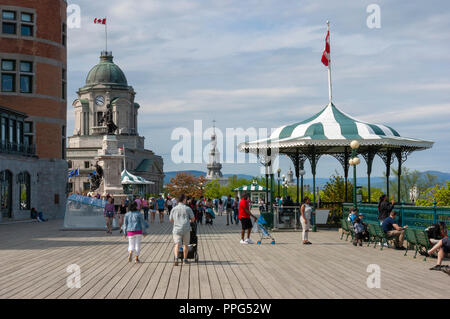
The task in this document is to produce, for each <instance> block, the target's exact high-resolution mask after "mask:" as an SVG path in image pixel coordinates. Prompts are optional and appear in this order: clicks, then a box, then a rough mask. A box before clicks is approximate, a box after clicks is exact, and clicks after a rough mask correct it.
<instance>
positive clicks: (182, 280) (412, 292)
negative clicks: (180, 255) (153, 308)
mask: <svg viewBox="0 0 450 319" xmlns="http://www.w3.org/2000/svg"><path fill="white" fill-rule="evenodd" d="M61 225H62V221H61V220H56V221H55V220H54V221H50V222H47V223H17V224H9V225H0V298H14V299H16V298H39V299H42V298H50V299H55V298H64V299H66V298H76V299H91V298H102V299H103V298H107V299H114V298H121V299H129V298H133V299H134V298H155V299H160V298H178V299H201V298H231V299H247V298H445V297H447V296H450V285H449V283H450V276H448V275H446V274H444V273H442V272H437V271H429V270H428V268H430V267H431V266H432V265H433V264H434V263H435V259H432V258H429V260H427V261H426V262H424V261H423V258H422V257H421V256H419V257H418V258H417V259H413V257H412V255H413V254H412V253H410V256H406V257H405V256H403V252H400V251H395V250H392V249H384V250H383V251H380V250H379V248H376V249H374V248H372V247H365V246H364V247H354V246H353V245H351V244H350V243H349V242H348V241H345V240H339V234H338V232H337V231H332V230H319V232H317V233H311V234H310V240H311V241H312V242H313V245H309V246H303V245H301V244H300V238H301V233H300V232H276V233H274V234H273V235H274V237H275V238H276V241H277V242H276V244H275V245H271V244H270V242H269V241H267V240H266V241H263V245H256V244H255V245H241V244H240V243H239V240H240V238H239V237H240V235H239V232H240V225H238V226H237V225H230V226H226V225H225V216H218V217H217V219H216V220H215V223H214V225H213V226H210V225H207V226H206V225H199V228H198V235H199V255H200V262H199V263H198V264H196V263H191V264H189V265H185V266H183V265H180V266H178V267H175V266H174V265H173V244H172V235H171V224H170V223H169V222H168V221H167V217H166V220H165V222H164V223H163V224H160V223H159V222H157V223H154V224H150V234H149V236H147V237H146V238H145V239H144V241H143V246H142V252H141V261H142V263H141V264H138V265H136V264H134V263H128V261H127V247H128V242H127V240H124V239H123V238H122V237H121V236H119V234H118V231H116V232H115V233H114V234H113V235H107V234H105V233H104V232H101V231H61V230H60V227H61ZM252 236H253V239H254V240H255V241H256V240H257V238H258V234H253V235H252ZM444 263H448V261H445V262H444ZM71 264H76V265H79V266H80V269H81V288H72V289H70V288H68V287H67V284H66V281H67V278H68V276H69V275H70V274H69V273H68V272H67V271H66V269H67V266H69V265H71ZM370 264H376V265H379V266H380V269H381V288H378V289H377V288H375V289H370V288H368V287H367V285H366V281H367V278H368V276H369V275H370V274H369V273H368V272H367V266H368V265H370Z"/></svg>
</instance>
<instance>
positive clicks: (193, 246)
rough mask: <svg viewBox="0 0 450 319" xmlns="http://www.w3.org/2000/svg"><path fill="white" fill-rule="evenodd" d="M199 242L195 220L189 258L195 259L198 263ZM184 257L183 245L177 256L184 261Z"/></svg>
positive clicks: (192, 227) (190, 240) (192, 224)
mask: <svg viewBox="0 0 450 319" xmlns="http://www.w3.org/2000/svg"><path fill="white" fill-rule="evenodd" d="M197 243H198V238H197V223H195V222H194V223H191V237H190V239H189V245H188V254H187V259H194V260H195V262H196V263H198V253H197ZM183 257H184V256H183V246H181V247H180V250H179V251H178V257H177V258H178V259H180V260H181V261H183Z"/></svg>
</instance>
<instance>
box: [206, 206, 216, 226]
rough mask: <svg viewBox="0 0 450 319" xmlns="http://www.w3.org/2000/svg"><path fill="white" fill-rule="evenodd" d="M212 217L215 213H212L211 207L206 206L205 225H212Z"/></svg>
mask: <svg viewBox="0 0 450 319" xmlns="http://www.w3.org/2000/svg"><path fill="white" fill-rule="evenodd" d="M214 218H216V215H215V214H214V211H213V209H212V208H211V207H208V208H207V209H206V211H205V225H207V224H210V225H212V224H213V219H214Z"/></svg>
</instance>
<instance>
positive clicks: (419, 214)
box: [343, 203, 450, 230]
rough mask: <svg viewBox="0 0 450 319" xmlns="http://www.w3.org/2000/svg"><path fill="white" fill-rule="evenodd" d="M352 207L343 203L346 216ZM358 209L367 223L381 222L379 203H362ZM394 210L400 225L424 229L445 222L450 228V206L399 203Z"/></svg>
mask: <svg viewBox="0 0 450 319" xmlns="http://www.w3.org/2000/svg"><path fill="white" fill-rule="evenodd" d="M352 207H353V204H349V203H344V204H343V209H344V217H345V216H346V214H348V213H349V211H350V209H351V208H352ZM358 210H359V213H362V214H363V215H364V217H363V219H364V221H365V222H366V223H379V220H378V206H377V205H374V204H360V205H358ZM394 210H395V211H396V212H397V216H396V221H397V222H398V224H399V225H400V226H405V225H408V227H411V228H414V229H420V230H424V229H425V228H427V227H429V226H431V225H432V224H435V223H437V222H444V223H445V224H446V225H447V228H448V229H450V227H449V226H450V207H438V206H436V204H434V205H433V206H431V207H426V206H409V205H408V206H407V205H404V204H398V205H395V206H394Z"/></svg>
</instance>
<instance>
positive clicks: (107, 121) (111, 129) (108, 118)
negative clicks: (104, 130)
mask: <svg viewBox="0 0 450 319" xmlns="http://www.w3.org/2000/svg"><path fill="white" fill-rule="evenodd" d="M106 108H107V111H106V113H105V114H104V115H103V117H102V120H101V123H102V124H103V125H106V126H107V127H108V135H114V133H115V132H116V130H117V125H116V124H115V123H114V122H113V114H112V110H111V104H108V105H107V106H106Z"/></svg>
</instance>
